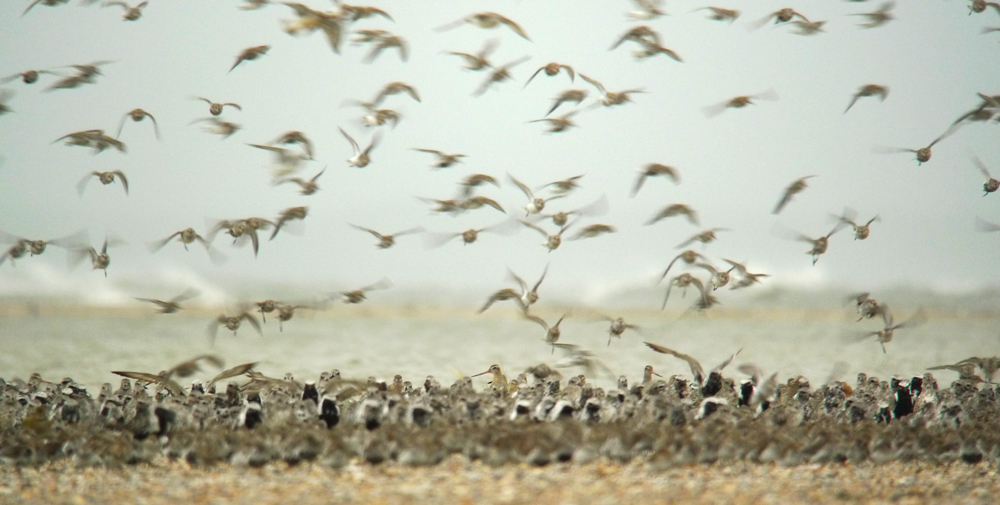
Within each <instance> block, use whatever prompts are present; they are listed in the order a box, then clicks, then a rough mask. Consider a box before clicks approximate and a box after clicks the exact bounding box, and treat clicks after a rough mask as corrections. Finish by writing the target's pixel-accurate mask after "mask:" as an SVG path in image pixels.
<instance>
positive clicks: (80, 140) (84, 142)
mask: <svg viewBox="0 0 1000 505" xmlns="http://www.w3.org/2000/svg"><path fill="white" fill-rule="evenodd" d="M63 139H66V145H67V146H80V147H90V148H92V149H93V150H94V154H98V153H101V152H103V151H104V150H106V149H107V148H109V147H113V148H115V149H117V150H118V151H120V152H125V144H124V143H123V142H121V141H120V140H118V139H115V138H112V137H109V136H107V135H105V134H104V130H99V129H95V130H83V131H78V132H73V133H69V134H66V135H63V136H62V137H59V138H57V139H55V140H54V141H52V143H53V144H54V143H56V142H59V141H60V140H63Z"/></svg>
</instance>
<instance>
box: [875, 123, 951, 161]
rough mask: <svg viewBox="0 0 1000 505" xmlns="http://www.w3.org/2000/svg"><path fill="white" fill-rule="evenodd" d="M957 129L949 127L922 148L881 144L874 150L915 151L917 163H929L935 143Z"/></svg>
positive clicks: (892, 151) (885, 151)
mask: <svg viewBox="0 0 1000 505" xmlns="http://www.w3.org/2000/svg"><path fill="white" fill-rule="evenodd" d="M955 129H956V128H955V126H952V127H951V128H948V129H947V130H946V131H945V132H944V133H942V134H941V136H940V137H938V138H936V139H934V141H933V142H931V143H930V144H928V145H927V147H921V148H920V149H907V148H904V147H879V146H876V147H875V148H874V151H875V152H876V153H880V154H890V153H913V154H916V155H917V157H916V159H917V165H918V166H919V165H921V164H923V163H927V162H928V161H930V159H931V148H932V147H934V144H937V143H938V142H940V141H942V140H944V139H945V138H947V137H948V136H949V135H951V134H952V133H954V131H955Z"/></svg>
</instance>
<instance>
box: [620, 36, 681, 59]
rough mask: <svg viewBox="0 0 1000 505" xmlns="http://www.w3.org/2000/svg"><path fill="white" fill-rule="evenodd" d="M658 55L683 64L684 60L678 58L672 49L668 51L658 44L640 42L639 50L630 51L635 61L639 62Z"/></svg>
mask: <svg viewBox="0 0 1000 505" xmlns="http://www.w3.org/2000/svg"><path fill="white" fill-rule="evenodd" d="M660 54H663V55H666V56H668V57H670V59H672V60H674V61H676V62H678V63H683V62H684V60H683V59H682V58H681V57H680V55H678V54H677V53H676V52H674V51H673V50H672V49H668V48H666V47H663V46H661V45H659V44H654V43H652V42H648V41H644V42H641V43H640V48H639V49H636V50H635V51H632V56H634V57H635V59H637V60H641V59H644V58H651V57H653V56H657V55H660Z"/></svg>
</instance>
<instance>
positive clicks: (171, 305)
mask: <svg viewBox="0 0 1000 505" xmlns="http://www.w3.org/2000/svg"><path fill="white" fill-rule="evenodd" d="M199 294H200V292H199V291H198V290H197V289H194V288H189V289H188V290H187V291H184V292H183V293H181V294H179V295H177V296H175V297H173V298H171V299H170V300H167V301H163V300H155V299H152V298H136V300H139V301H141V302H149V303H152V304H154V305H156V306H157V307H158V308H159V310H160V314H173V313H174V312H177V311H178V310H181V302H183V301H187V300H190V299H192V298H194V297H196V296H198V295H199Z"/></svg>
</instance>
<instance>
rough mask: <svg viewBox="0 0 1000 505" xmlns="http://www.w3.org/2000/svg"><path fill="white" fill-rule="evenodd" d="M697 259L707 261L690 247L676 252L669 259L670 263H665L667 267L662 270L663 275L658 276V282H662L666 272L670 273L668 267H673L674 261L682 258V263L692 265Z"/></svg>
mask: <svg viewBox="0 0 1000 505" xmlns="http://www.w3.org/2000/svg"><path fill="white" fill-rule="evenodd" d="M699 259H700V260H702V261H707V258H705V256H703V255H701V253H698V252H696V251H694V250H691V249H688V250H686V251H684V252H682V253H680V254H678V255H677V256H674V259H672V260H670V264H669V265H667V269H666V270H664V271H663V275H661V276H660V280H659V281H658V282H663V279H665V278H666V277H667V274H668V273H670V269H671V268H673V266H674V263H676V262H677V260H682V261H684V263H687V264H688V265H693V264H694V262H695V261H698V260H699Z"/></svg>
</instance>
